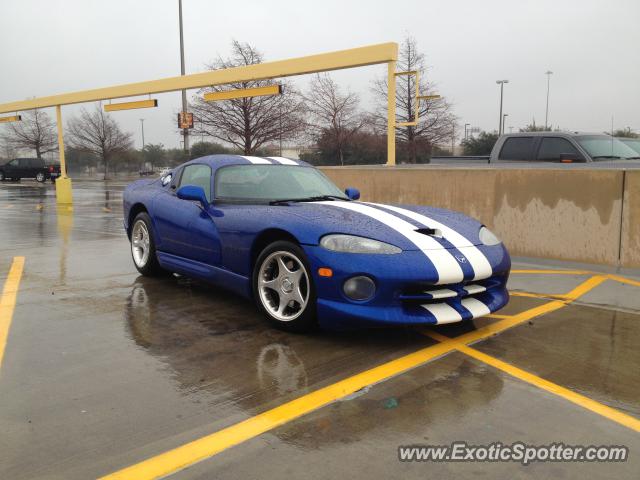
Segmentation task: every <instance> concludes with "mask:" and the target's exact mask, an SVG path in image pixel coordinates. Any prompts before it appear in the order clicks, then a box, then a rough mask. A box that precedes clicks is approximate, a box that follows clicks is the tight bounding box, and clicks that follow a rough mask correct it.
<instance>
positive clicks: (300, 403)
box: [99, 300, 566, 480]
mask: <svg viewBox="0 0 640 480" xmlns="http://www.w3.org/2000/svg"><path fill="white" fill-rule="evenodd" d="M565 305H566V302H563V301H560V300H554V301H552V302H549V303H547V304H545V305H540V306H538V307H535V308H531V309H529V310H527V311H525V312H522V313H519V314H518V315H513V316H510V317H508V318H505V319H504V320H500V321H498V322H496V323H494V324H491V325H487V326H485V327H482V328H479V329H478V330H476V331H474V332H470V333H467V334H464V335H461V336H460V337H456V339H455V340H456V341H455V342H454V341H453V340H451V341H447V340H448V339H446V337H444V338H445V340H444V341H442V342H441V343H438V344H436V345H432V346H430V347H427V348H424V349H422V350H418V351H417V352H414V353H411V354H409V355H406V356H404V357H401V358H398V359H396V360H392V361H390V362H388V363H385V364H382V365H380V366H378V367H375V368H372V369H370V370H366V371H365V372H362V373H359V374H356V375H354V376H352V377H349V378H347V379H345V380H341V381H339V382H337V383H334V384H332V385H329V386H327V387H324V388H321V389H319V390H316V391H315V392H311V393H309V394H307V395H303V396H302V397H299V398H297V399H295V400H292V401H290V402H287V403H285V404H283V405H281V406H279V407H275V408H274V409H272V410H268V411H266V412H264V413H261V414H259V415H257V416H255V417H251V418H249V419H247V420H244V421H243V422H240V423H237V424H235V425H232V426H230V427H227V428H225V429H223V430H220V431H218V432H215V433H212V434H210V435H207V436H205V437H202V438H200V439H198V440H194V441H193V442H190V443H187V444H185V445H182V446H180V447H177V448H175V449H173V450H169V451H168V452H165V453H161V454H159V455H157V456H155V457H151V458H149V459H147V460H144V461H142V462H140V463H137V464H135V465H132V466H130V467H127V468H124V469H122V470H119V471H117V472H114V473H112V474H109V475H106V476H104V477H102V478H101V479H99V480H152V479H157V478H161V477H165V476H167V475H170V474H172V473H175V472H178V471H180V470H182V469H184V468H186V467H188V466H190V465H193V464H194V463H198V462H200V461H202V460H205V459H207V458H210V457H213V456H214V455H217V454H218V453H220V452H222V451H224V450H226V449H228V448H231V447H233V446H234V445H238V444H239V443H242V442H244V441H247V440H250V439H251V438H254V437H256V436H258V435H261V434H262V433H265V432H267V431H269V430H272V429H273V428H276V427H278V426H280V425H283V424H285V423H287V422H290V421H292V420H294V419H296V418H298V417H300V416H302V415H305V414H307V413H310V412H312V411H314V410H317V409H318V408H320V407H323V406H325V405H328V404H329V403H331V402H333V401H335V400H338V399H340V398H343V397H345V396H347V395H350V394H352V393H354V392H357V391H358V390H361V389H363V388H365V387H367V386H369V385H373V384H375V383H380V382H382V381H384V380H387V379H389V378H391V377H394V376H396V375H399V374H401V373H404V372H406V371H407V370H410V369H412V368H415V367H417V366H419V365H421V364H423V363H426V362H428V361H430V360H433V359H435V358H437V357H440V356H442V355H445V354H447V353H449V352H451V351H453V350H455V349H456V345H457V342H464V343H471V342H474V341H477V340H481V339H483V338H487V337H490V336H492V335H495V334H496V333H499V332H501V331H503V330H506V329H507V328H511V327H513V326H515V325H517V324H518V323H522V322H525V321H527V320H530V319H532V318H534V317H536V316H539V315H543V314H545V313H548V312H551V311H553V310H556V309H558V308H562V307H564V306H565Z"/></svg>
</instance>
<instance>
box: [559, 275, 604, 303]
mask: <svg viewBox="0 0 640 480" xmlns="http://www.w3.org/2000/svg"><path fill="white" fill-rule="evenodd" d="M608 279H609V275H594V276H593V277H591V278H589V279H588V280H587V281H586V282H582V283H581V284H580V285H578V286H577V287H576V288H574V289H573V290H571V291H570V292H569V293H565V294H564V295H554V296H556V297H558V298H564V299H566V300H570V301H574V300H577V299H578V298H580V297H581V296H583V295H584V294H585V293H587V292H588V291H589V290H592V289H594V288H595V287H597V286H598V285H600V284H601V283H603V282H606V281H607V280H608Z"/></svg>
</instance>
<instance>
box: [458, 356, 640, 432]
mask: <svg viewBox="0 0 640 480" xmlns="http://www.w3.org/2000/svg"><path fill="white" fill-rule="evenodd" d="M457 348H458V350H459V351H460V352H462V353H465V354H467V355H469V356H470V357H473V358H475V359H477V360H480V361H481V362H484V363H486V364H487V365H491V366H492V367H495V368H497V369H499V370H502V371H503V372H506V373H508V374H509V375H512V376H514V377H516V378H519V379H520V380H523V381H525V382H527V383H530V384H531V385H534V386H536V387H538V388H541V389H542V390H546V391H547V392H550V393H553V394H554V395H557V396H559V397H562V398H564V399H565V400H568V401H570V402H572V403H575V404H576V405H578V406H580V407H582V408H586V409H587V410H590V411H592V412H594V413H597V414H598V415H601V416H603V417H605V418H608V419H609V420H612V421H614V422H616V423H619V424H620V425H623V426H625V427H627V428H630V429H632V430H635V431H636V432H640V420H638V419H637V418H634V417H632V416H630V415H627V414H625V413H622V412H620V411H619V410H616V409H615V408H611V407H608V406H607V405H603V404H602V403H599V402H596V401H595V400H592V399H590V398H588V397H585V396H584V395H580V394H579V393H576V392H574V391H572V390H569V389H568V388H565V387H561V386H560V385H557V384H555V383H553V382H550V381H548V380H545V379H544V378H542V377H538V376H537V375H533V374H531V373H529V372H527V371H525V370H522V369H520V368H518V367H515V366H513V365H511V364H509V363H507V362H503V361H502V360H498V359H497V358H495V357H492V356H490V355H487V354H485V353H482V352H480V351H478V350H476V349H474V348H469V347H467V346H466V345H462V344H458V347H457Z"/></svg>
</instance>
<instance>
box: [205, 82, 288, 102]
mask: <svg viewBox="0 0 640 480" xmlns="http://www.w3.org/2000/svg"><path fill="white" fill-rule="evenodd" d="M281 93H282V85H268V86H266V87H255V88H239V89H235V90H225V91H223V92H209V93H205V94H204V99H205V101H207V102H217V101H220V100H233V99H235V98H249V97H266V96H269V95H280V94H281Z"/></svg>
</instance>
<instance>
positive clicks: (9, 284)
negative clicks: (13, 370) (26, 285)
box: [0, 257, 24, 368]
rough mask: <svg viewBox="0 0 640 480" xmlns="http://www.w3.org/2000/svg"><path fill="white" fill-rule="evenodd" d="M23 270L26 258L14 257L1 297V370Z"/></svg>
mask: <svg viewBox="0 0 640 480" xmlns="http://www.w3.org/2000/svg"><path fill="white" fill-rule="evenodd" d="M23 269H24V257H13V262H12V263H11V269H10V270H9V274H8V275H7V279H6V281H5V282H4V287H3V289H2V297H0V368H2V359H3V358H4V349H5V347H6V345H7V338H8V337H9V329H10V328H11V320H12V319H13V311H14V309H15V306H16V298H17V297H18V288H19V287H20V279H21V278H22V270H23Z"/></svg>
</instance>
